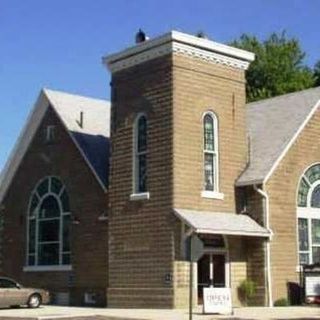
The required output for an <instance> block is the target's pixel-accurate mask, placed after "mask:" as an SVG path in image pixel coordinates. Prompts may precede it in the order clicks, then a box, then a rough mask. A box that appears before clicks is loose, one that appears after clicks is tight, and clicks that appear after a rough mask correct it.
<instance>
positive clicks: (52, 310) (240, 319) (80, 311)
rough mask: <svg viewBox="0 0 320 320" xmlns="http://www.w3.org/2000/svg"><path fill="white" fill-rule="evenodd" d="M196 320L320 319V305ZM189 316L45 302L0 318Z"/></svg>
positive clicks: (161, 319) (181, 319)
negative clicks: (42, 305) (65, 305)
mask: <svg viewBox="0 0 320 320" xmlns="http://www.w3.org/2000/svg"><path fill="white" fill-rule="evenodd" d="M193 318H194V320H213V319H233V320H254V319H264V320H266V319H273V320H286V319H295V320H299V319H300V320H307V319H320V308H319V307H278V308H253V307H251V308H238V309H235V312H234V315H233V316H216V315H203V314H202V313H201V310H199V311H198V312H195V313H194V317H193ZM22 319H25V320H53V319H68V320H131V319H132V320H133V319H135V320H188V319H189V317H188V312H187V311H186V310H156V309H109V308H79V307H58V306H44V307H41V308H39V309H28V308H19V309H0V320H22Z"/></svg>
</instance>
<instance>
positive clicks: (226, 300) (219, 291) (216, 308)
mask: <svg viewBox="0 0 320 320" xmlns="http://www.w3.org/2000/svg"><path fill="white" fill-rule="evenodd" d="M203 313H221V314H231V313H232V302H231V290H230V288H203Z"/></svg>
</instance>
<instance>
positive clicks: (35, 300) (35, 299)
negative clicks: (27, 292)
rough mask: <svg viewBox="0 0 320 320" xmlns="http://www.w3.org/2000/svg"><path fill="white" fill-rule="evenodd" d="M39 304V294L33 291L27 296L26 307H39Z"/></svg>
mask: <svg viewBox="0 0 320 320" xmlns="http://www.w3.org/2000/svg"><path fill="white" fill-rule="evenodd" d="M40 305H41V297H40V295H39V294H37V293H34V294H33V295H31V296H30V297H29V300H28V307H29V308H39V307H40Z"/></svg>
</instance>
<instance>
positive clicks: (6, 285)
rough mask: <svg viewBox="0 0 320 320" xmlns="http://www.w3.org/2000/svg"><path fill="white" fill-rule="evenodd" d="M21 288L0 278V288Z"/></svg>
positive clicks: (13, 282) (9, 280) (10, 281)
mask: <svg viewBox="0 0 320 320" xmlns="http://www.w3.org/2000/svg"><path fill="white" fill-rule="evenodd" d="M18 287H22V286H21V285H20V284H19V283H17V282H15V281H13V280H11V279H6V278H0V288H18Z"/></svg>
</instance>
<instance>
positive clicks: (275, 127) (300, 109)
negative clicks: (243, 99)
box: [236, 87, 320, 186]
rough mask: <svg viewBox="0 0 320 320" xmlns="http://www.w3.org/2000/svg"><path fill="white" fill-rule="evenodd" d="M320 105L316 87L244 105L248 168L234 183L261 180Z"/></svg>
mask: <svg viewBox="0 0 320 320" xmlns="http://www.w3.org/2000/svg"><path fill="white" fill-rule="evenodd" d="M319 105H320V87H318V88H312V89H308V90H303V91H299V92H294V93H290V94H286V95H282V96H278V97H275V98H271V99H266V100H262V101H258V102H253V103H249V104H247V108H246V110H247V111H246V112H247V130H248V134H249V137H250V160H249V164H248V167H247V168H246V169H245V171H244V172H243V173H242V175H241V176H240V177H239V179H238V181H237V182H236V185H238V186H241V185H250V184H254V183H265V182H266V181H267V180H268V178H269V177H270V176H271V175H272V173H273V171H274V170H275V168H276V167H277V165H278V164H279V162H280V161H281V160H282V158H283V157H284V155H285V154H286V152H287V151H288V150H289V148H290V147H291V145H292V144H293V143H294V142H295V140H296V138H297V137H298V135H299V134H300V132H301V131H302V130H303V128H304V127H305V125H306V124H307V123H308V121H309V120H310V119H311V117H312V115H313V114H314V112H315V111H316V110H317V108H318V106H319Z"/></svg>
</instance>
